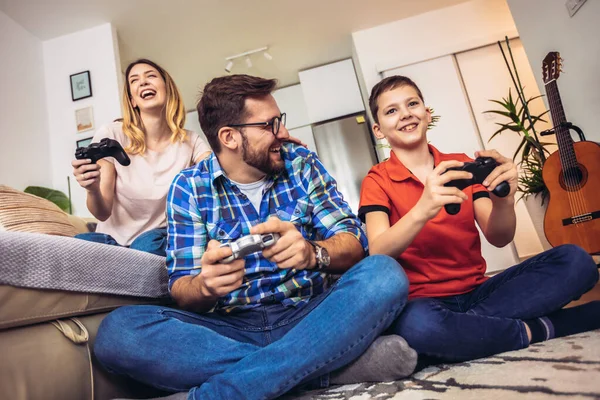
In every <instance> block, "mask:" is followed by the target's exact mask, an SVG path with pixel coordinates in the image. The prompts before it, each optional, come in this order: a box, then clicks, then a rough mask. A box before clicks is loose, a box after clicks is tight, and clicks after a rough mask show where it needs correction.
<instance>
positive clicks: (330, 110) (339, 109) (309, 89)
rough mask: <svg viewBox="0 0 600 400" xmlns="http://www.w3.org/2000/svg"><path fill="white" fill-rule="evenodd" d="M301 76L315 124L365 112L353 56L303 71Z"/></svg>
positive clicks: (309, 111)
mask: <svg viewBox="0 0 600 400" xmlns="http://www.w3.org/2000/svg"><path fill="white" fill-rule="evenodd" d="M298 75H299V76H300V84H301V85H302V92H303V93H304V100H305V102H306V109H307V111H308V118H309V121H310V122H311V123H316V122H322V121H327V120H330V119H334V118H339V117H344V116H346V115H350V114H354V113H357V112H361V111H364V109H365V106H364V104H363V100H362V97H361V94H360V89H359V87H358V80H357V79H356V73H355V71H354V64H353V63H352V60H351V59H348V60H343V61H339V62H336V63H332V64H327V65H323V66H321V67H317V68H311V69H308V70H306V71H301V72H300V73H299V74H298Z"/></svg>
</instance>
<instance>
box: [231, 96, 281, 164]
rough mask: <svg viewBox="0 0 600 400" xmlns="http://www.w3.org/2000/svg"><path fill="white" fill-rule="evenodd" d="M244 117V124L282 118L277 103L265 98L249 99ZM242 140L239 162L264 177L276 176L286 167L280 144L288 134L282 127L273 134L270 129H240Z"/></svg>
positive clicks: (255, 127) (254, 127) (259, 127)
mask: <svg viewBox="0 0 600 400" xmlns="http://www.w3.org/2000/svg"><path fill="white" fill-rule="evenodd" d="M245 111H246V115H247V118H245V121H244V123H252V122H265V121H270V120H272V119H273V117H278V116H280V115H281V111H280V110H279V107H278V106H277V102H276V101H275V99H274V98H273V96H271V95H268V96H265V97H263V98H260V99H256V98H248V99H246V102H245ZM240 135H241V137H242V161H244V163H246V164H247V165H248V166H250V167H252V168H254V169H256V170H258V171H261V172H262V173H265V174H275V173H277V172H280V171H281V170H283V168H284V167H285V163H284V161H283V159H282V158H281V143H282V141H283V140H285V139H286V138H288V137H289V136H290V135H289V132H288V131H287V129H286V128H285V126H283V124H281V126H280V127H279V132H278V133H277V136H276V135H273V131H272V127H271V126H248V127H245V128H242V129H241V130H240Z"/></svg>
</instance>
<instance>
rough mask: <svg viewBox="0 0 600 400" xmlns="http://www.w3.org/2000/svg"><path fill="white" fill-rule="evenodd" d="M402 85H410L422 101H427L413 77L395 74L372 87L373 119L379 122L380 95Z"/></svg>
mask: <svg viewBox="0 0 600 400" xmlns="http://www.w3.org/2000/svg"><path fill="white" fill-rule="evenodd" d="M400 86H410V87H412V88H414V89H415V90H416V91H417V94H418V95H419V98H420V99H421V101H422V102H423V103H425V99H423V93H421V90H420V89H419V87H418V86H417V84H416V83H414V82H413V81H412V79H410V78H408V77H406V76H402V75H393V76H389V77H387V78H384V79H383V80H381V81H380V82H379V83H378V84H377V85H375V86H373V89H371V96H370V97H369V108H370V109H371V114H372V115H373V119H374V120H375V122H376V123H379V117H378V116H377V111H379V105H378V104H377V100H379V96H381V95H382V94H383V93H385V92H387V91H389V90H394V89H396V88H397V87H400Z"/></svg>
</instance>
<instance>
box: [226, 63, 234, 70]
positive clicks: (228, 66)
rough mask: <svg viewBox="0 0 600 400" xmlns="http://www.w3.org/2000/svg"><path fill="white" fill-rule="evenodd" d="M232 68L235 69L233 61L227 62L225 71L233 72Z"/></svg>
mask: <svg viewBox="0 0 600 400" xmlns="http://www.w3.org/2000/svg"><path fill="white" fill-rule="evenodd" d="M231 68H233V61H229V62H227V65H226V66H225V71H227V72H231Z"/></svg>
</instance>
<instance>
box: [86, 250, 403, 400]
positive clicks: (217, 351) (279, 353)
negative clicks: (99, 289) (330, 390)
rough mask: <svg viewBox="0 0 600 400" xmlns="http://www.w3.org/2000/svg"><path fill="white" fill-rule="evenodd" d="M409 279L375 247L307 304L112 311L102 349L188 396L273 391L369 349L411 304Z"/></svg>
mask: <svg viewBox="0 0 600 400" xmlns="http://www.w3.org/2000/svg"><path fill="white" fill-rule="evenodd" d="M407 294H408V280H407V278H406V275H405V274H404V271H403V270H402V268H401V267H400V265H399V264H398V263H397V262H396V261H395V260H394V259H392V258H390V257H387V256H381V255H379V256H371V257H367V258H365V259H364V260H362V261H361V262H359V263H358V264H356V265H355V266H354V267H352V268H351V269H350V270H348V271H347V272H346V273H345V274H344V275H342V277H341V278H340V279H339V280H338V281H337V282H336V283H335V284H334V285H333V286H332V287H330V288H329V289H328V290H326V291H325V292H324V293H322V294H320V295H318V296H316V297H314V298H313V299H311V300H310V301H309V302H308V303H307V304H305V305H304V306H301V307H287V308H286V307H284V306H282V305H280V304H278V305H261V306H259V307H257V308H253V309H251V310H246V311H241V312H239V313H230V314H225V313H223V314H221V313H216V312H215V313H204V314H196V313H192V312H186V311H181V310H177V309H173V308H166V307H159V306H126V307H121V308H119V309H117V310H115V311H113V312H112V313H110V314H109V315H108V316H107V317H106V318H105V319H104V320H103V321H102V323H101V325H100V328H99V330H98V336H97V339H96V343H95V347H94V351H95V354H96V357H97V358H98V360H99V361H100V362H101V363H102V364H103V365H104V366H105V367H106V368H107V369H109V370H111V371H114V372H118V373H121V374H126V375H129V376H130V377H132V378H134V379H136V380H139V381H142V382H145V383H147V384H150V385H152V386H155V387H158V388H160V389H163V390H168V391H173V392H175V391H188V390H189V395H188V399H211V400H214V399H223V400H231V399H236V400H238V399H271V398H275V397H277V396H280V395H282V394H284V393H286V392H287V391H289V390H290V389H292V388H293V387H295V386H297V385H299V384H302V383H307V382H314V381H315V379H316V378H319V381H320V385H321V386H326V385H327V384H328V373H329V372H331V371H334V370H336V369H339V368H341V367H343V366H344V365H346V364H348V363H350V362H351V361H352V360H354V359H355V358H357V357H358V356H360V355H361V354H362V353H363V352H364V351H365V350H366V349H367V347H368V346H369V345H370V344H371V342H373V340H375V338H377V336H378V335H379V334H381V332H383V331H384V330H385V329H386V328H387V327H388V326H389V325H390V324H391V323H392V321H393V320H394V319H396V318H397V316H398V315H399V313H400V311H401V310H402V308H403V307H404V305H405V304H406V299H407Z"/></svg>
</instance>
